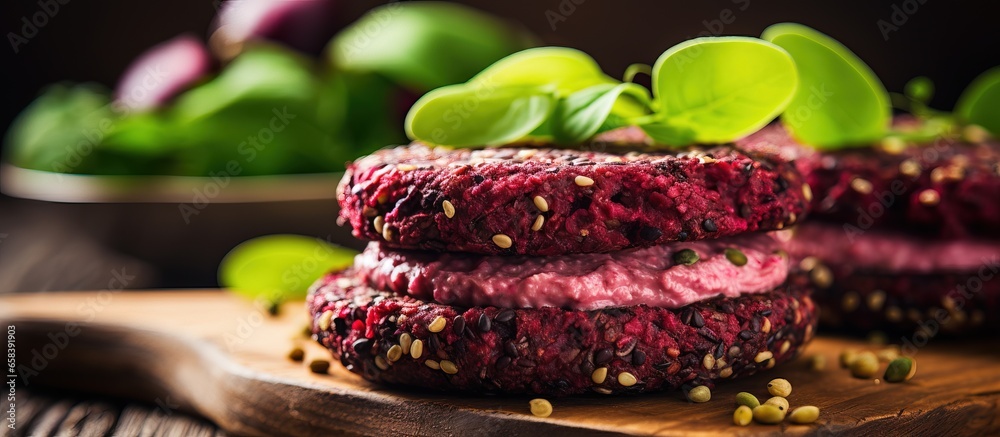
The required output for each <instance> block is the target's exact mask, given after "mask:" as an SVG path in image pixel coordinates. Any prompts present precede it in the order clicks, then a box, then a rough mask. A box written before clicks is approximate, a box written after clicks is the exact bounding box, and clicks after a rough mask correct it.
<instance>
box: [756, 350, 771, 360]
mask: <svg viewBox="0 0 1000 437" xmlns="http://www.w3.org/2000/svg"><path fill="white" fill-rule="evenodd" d="M771 358H774V353H772V352H771V351H761V352H760V353H758V354H757V356H755V357H753V362H755V363H762V362H764V361H767V360H770V359H771Z"/></svg>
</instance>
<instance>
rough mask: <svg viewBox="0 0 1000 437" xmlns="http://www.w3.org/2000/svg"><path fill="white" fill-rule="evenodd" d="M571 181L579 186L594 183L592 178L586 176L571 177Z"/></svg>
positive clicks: (587, 185)
mask: <svg viewBox="0 0 1000 437" xmlns="http://www.w3.org/2000/svg"><path fill="white" fill-rule="evenodd" d="M573 183H575V184H576V185H577V186H580V187H589V186H591V185H594V180H593V179H591V178H588V177H586V176H577V177H576V178H574V179H573Z"/></svg>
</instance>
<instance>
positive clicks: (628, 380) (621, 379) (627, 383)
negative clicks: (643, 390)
mask: <svg viewBox="0 0 1000 437" xmlns="http://www.w3.org/2000/svg"><path fill="white" fill-rule="evenodd" d="M636 382H639V381H638V380H637V379H635V375H633V374H631V373H628V372H622V373H619V374H618V383H619V384H621V385H622V387H631V386H633V385H635V383H636Z"/></svg>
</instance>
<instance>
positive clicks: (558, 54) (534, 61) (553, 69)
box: [469, 47, 618, 96]
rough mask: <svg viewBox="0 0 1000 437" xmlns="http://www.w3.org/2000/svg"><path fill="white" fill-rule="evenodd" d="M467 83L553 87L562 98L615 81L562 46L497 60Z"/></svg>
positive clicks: (584, 57)
mask: <svg viewBox="0 0 1000 437" xmlns="http://www.w3.org/2000/svg"><path fill="white" fill-rule="evenodd" d="M469 83H470V84H472V85H474V86H479V87H506V86H515V85H518V86H529V85H530V86H542V85H555V91H556V93H557V94H558V95H560V96H565V95H568V94H570V93H573V92H575V91H579V90H582V89H584V88H588V87H591V86H594V85H599V84H615V83H618V81H616V80H614V79H612V78H611V77H610V76H608V75H606V74H604V72H603V71H601V67H600V66H599V65H597V61H595V60H594V58H591V57H590V56H589V55H587V54H586V53H584V52H581V51H579V50H575V49H569V48H565V47H537V48H533V49H527V50H523V51H520V52H517V53H514V54H513V55H510V56H507V57H506V58H503V59H501V60H499V61H497V62H496V63H495V64H493V65H491V66H489V68H487V69H485V70H483V71H482V72H480V73H479V74H477V75H476V76H475V77H473V78H472V80H470V81H469Z"/></svg>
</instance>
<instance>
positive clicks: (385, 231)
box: [382, 226, 393, 241]
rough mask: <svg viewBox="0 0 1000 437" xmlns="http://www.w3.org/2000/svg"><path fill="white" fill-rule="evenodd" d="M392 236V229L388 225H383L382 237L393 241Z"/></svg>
mask: <svg viewBox="0 0 1000 437" xmlns="http://www.w3.org/2000/svg"><path fill="white" fill-rule="evenodd" d="M392 236H393V234H392V229H391V228H389V227H388V226H383V227H382V238H384V239H385V241H392Z"/></svg>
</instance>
